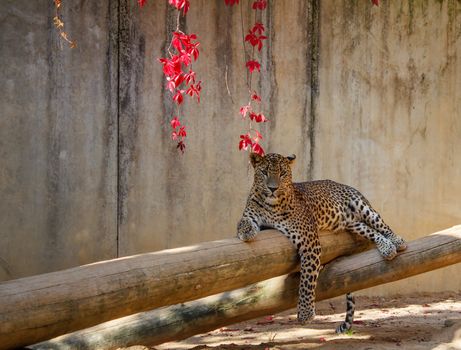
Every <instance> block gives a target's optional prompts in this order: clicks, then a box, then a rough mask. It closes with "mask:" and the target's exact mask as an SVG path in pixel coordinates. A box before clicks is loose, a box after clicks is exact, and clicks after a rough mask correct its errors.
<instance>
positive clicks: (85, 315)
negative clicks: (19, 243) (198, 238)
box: [0, 230, 368, 349]
mask: <svg viewBox="0 0 461 350" xmlns="http://www.w3.org/2000/svg"><path fill="white" fill-rule="evenodd" d="M320 240H321V244H322V247H323V249H324V255H323V258H322V262H323V263H326V262H328V261H331V260H332V259H334V258H335V257H338V256H340V255H344V254H350V253H353V252H357V251H359V250H361V249H364V247H366V246H367V245H368V243H367V242H366V241H364V240H362V239H360V238H358V237H356V236H352V235H349V234H348V233H345V232H342V233H338V234H332V233H323V234H322V235H321V239H320ZM297 266H298V258H297V255H296V251H295V249H294V248H293V246H292V244H291V243H290V242H289V241H288V239H286V238H285V237H284V236H283V235H281V234H280V233H279V232H277V231H274V230H269V231H267V232H264V233H261V234H260V235H258V236H257V238H256V240H255V241H254V242H251V243H244V242H241V241H239V240H238V239H237V238H232V239H226V240H221V241H215V242H207V243H203V244H199V245H196V246H192V247H183V248H178V249H171V250H165V251H161V252H155V253H148V254H141V255H137V256H130V257H125V258H120V259H115V260H109V261H104V262H99V263H95V264H90V265H85V266H81V267H77V268H73V269H69V270H64V271H58V272H54V273H48V274H43V275H38V276H33V277H28V278H22V279H18V280H13V281H7V282H3V283H0V349H8V348H11V347H15V346H16V347H17V346H24V345H28V344H33V343H36V342H39V341H42V340H45V339H50V338H52V337H55V336H57V335H61V334H65V333H69V332H73V331H76V330H79V329H83V328H87V327H91V326H94V325H96V324H99V323H102V322H105V321H109V320H113V319H116V318H119V317H123V316H127V315H131V314H133V313H137V312H142V311H147V310H151V309H154V308H158V307H161V306H165V305H173V304H177V303H182V302H186V301H189V300H195V299H198V298H202V297H205V296H209V295H213V294H217V293H220V292H223V291H226V290H233V289H237V288H241V287H244V286H247V285H249V284H251V283H255V282H258V281H262V280H265V279H268V278H271V277H274V276H278V275H283V274H287V273H290V272H292V271H295V270H296V269H297Z"/></svg>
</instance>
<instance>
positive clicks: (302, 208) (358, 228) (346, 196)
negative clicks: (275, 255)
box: [237, 153, 407, 333]
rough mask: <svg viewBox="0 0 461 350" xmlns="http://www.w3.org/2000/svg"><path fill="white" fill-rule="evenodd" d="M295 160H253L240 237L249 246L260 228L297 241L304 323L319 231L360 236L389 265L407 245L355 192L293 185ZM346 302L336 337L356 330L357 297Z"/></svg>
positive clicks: (309, 313)
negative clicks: (344, 312)
mask: <svg viewBox="0 0 461 350" xmlns="http://www.w3.org/2000/svg"><path fill="white" fill-rule="evenodd" d="M295 158H296V157H295V156H294V155H291V156H288V157H284V156H281V155H280V154H275V153H270V154H267V155H265V156H260V155H258V154H255V153H252V154H251V155H250V160H251V164H252V165H253V168H254V182H253V186H252V188H251V190H250V194H249V196H248V199H247V203H246V206H245V210H244V211H243V215H242V218H241V219H240V221H239V223H238V226H237V236H238V238H240V239H241V240H242V241H250V240H252V239H253V238H254V237H255V236H256V234H257V233H258V232H259V231H260V230H261V227H273V228H275V229H277V230H279V231H281V232H282V233H283V234H284V235H285V236H287V237H288V238H289V239H290V241H291V242H293V244H294V245H295V246H296V248H297V250H298V254H299V256H300V258H301V278H300V285H299V301H298V320H299V321H300V322H301V323H306V322H310V321H312V319H313V318H314V317H315V287H316V284H317V277H318V274H319V271H320V268H321V265H320V254H321V247H320V243H319V238H318V232H319V231H322V230H329V231H338V230H347V231H349V232H353V233H356V234H359V235H360V236H362V237H364V238H366V239H368V240H370V241H372V242H374V243H375V244H376V247H377V249H378V250H379V252H380V253H381V255H382V256H383V257H384V258H385V259H387V260H391V259H393V258H394V257H395V256H396V255H397V252H400V251H403V250H405V249H406V247H407V246H406V243H405V241H404V240H403V239H402V238H401V237H399V236H397V235H396V234H395V233H394V232H393V231H392V230H391V229H390V228H389V226H388V225H387V224H385V223H384V221H383V219H382V218H381V216H380V215H379V214H378V213H377V212H376V211H375V210H374V209H373V208H372V207H371V205H370V203H369V202H368V200H367V199H366V198H365V197H364V196H363V195H362V194H361V193H360V192H359V191H357V190H356V189H354V188H352V187H350V186H347V185H342V184H339V183H337V182H334V181H331V180H321V181H309V182H298V183H293V181H292V173H291V167H292V165H293V163H294V160H295ZM346 301H347V311H346V319H345V321H344V322H343V323H342V324H341V325H340V326H338V328H337V329H336V332H338V333H343V332H345V331H347V330H349V329H350V328H351V326H352V322H353V316H354V308H355V303H354V298H353V297H352V295H350V294H347V296H346Z"/></svg>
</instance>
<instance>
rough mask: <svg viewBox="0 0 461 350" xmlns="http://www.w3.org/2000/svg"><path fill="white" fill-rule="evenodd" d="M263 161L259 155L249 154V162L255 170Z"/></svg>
mask: <svg viewBox="0 0 461 350" xmlns="http://www.w3.org/2000/svg"><path fill="white" fill-rule="evenodd" d="M262 160H263V157H261V156H260V155H259V154H257V153H254V152H251V153H250V161H251V165H253V168H256V166H257V165H258V164H259V163H260V162H261V161H262Z"/></svg>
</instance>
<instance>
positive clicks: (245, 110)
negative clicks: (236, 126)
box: [240, 105, 251, 118]
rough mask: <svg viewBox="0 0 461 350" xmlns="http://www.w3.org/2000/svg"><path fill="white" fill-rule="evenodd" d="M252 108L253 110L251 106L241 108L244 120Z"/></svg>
mask: <svg viewBox="0 0 461 350" xmlns="http://www.w3.org/2000/svg"><path fill="white" fill-rule="evenodd" d="M250 108H251V106H250V105H246V106H243V107H240V114H241V115H242V117H243V118H245V117H246V115H247V113H248V111H249V110H250Z"/></svg>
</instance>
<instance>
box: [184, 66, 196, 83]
mask: <svg viewBox="0 0 461 350" xmlns="http://www.w3.org/2000/svg"><path fill="white" fill-rule="evenodd" d="M184 80H185V81H186V84H187V85H189V84H190V83H191V82H192V83H195V72H194V71H192V70H191V71H189V73H187V74H185V75H184Z"/></svg>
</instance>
